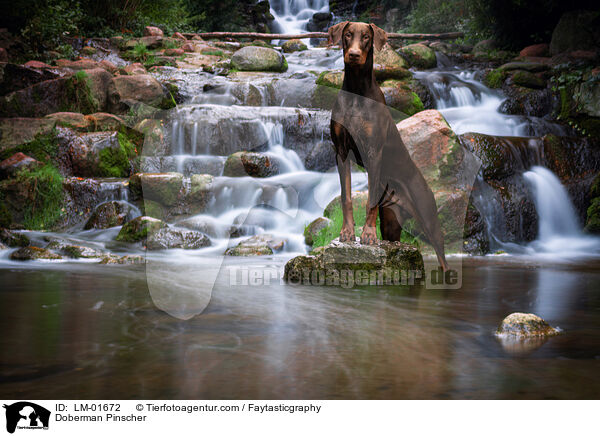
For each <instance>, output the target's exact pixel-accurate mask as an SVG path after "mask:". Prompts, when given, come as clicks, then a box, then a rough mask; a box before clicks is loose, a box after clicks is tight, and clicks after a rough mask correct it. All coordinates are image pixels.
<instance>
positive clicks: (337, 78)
mask: <svg viewBox="0 0 600 436" xmlns="http://www.w3.org/2000/svg"><path fill="white" fill-rule="evenodd" d="M343 83H344V72H343V71H331V70H330V71H323V72H322V73H321V74H319V77H318V78H317V80H316V84H317V85H321V86H329V87H330V88H337V89H342V84H343Z"/></svg>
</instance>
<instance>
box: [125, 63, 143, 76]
mask: <svg viewBox="0 0 600 436" xmlns="http://www.w3.org/2000/svg"><path fill="white" fill-rule="evenodd" d="M123 71H125V72H126V73H127V74H129V75H134V74H146V68H145V67H144V66H143V65H142V64H140V63H139V62H136V63H133V64H129V65H127V66H126V67H125V68H123Z"/></svg>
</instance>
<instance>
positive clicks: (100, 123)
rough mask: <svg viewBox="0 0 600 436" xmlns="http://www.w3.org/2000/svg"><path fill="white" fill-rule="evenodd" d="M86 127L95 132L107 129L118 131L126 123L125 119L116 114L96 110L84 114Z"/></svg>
mask: <svg viewBox="0 0 600 436" xmlns="http://www.w3.org/2000/svg"><path fill="white" fill-rule="evenodd" d="M85 119H86V121H87V125H88V128H89V129H90V130H92V131H96V132H104V131H107V130H112V131H120V130H121V129H122V128H123V127H124V126H125V125H126V124H125V121H124V120H123V119H122V118H121V117H118V116H117V115H113V114H109V113H106V112H96V113H94V114H90V115H86V116H85Z"/></svg>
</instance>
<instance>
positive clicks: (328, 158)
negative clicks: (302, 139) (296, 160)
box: [304, 141, 336, 172]
mask: <svg viewBox="0 0 600 436" xmlns="http://www.w3.org/2000/svg"><path fill="white" fill-rule="evenodd" d="M335 156H336V155H335V149H334V147H333V143H332V142H331V141H319V142H317V143H316V144H315V146H314V147H313V148H312V149H311V150H310V151H309V153H308V155H307V156H306V158H305V159H304V166H305V168H306V169H307V170H309V171H320V172H327V171H329V170H331V169H332V168H334V167H335V165H336V162H335V160H336V157H335Z"/></svg>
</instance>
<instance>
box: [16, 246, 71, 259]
mask: <svg viewBox="0 0 600 436" xmlns="http://www.w3.org/2000/svg"><path fill="white" fill-rule="evenodd" d="M10 259H11V260H21V261H25V260H58V259H62V257H61V256H60V255H58V254H56V253H53V252H52V251H50V250H46V249H45V248H39V247H33V246H29V247H22V248H19V249H18V250H17V251H15V252H13V253H11V255H10Z"/></svg>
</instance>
